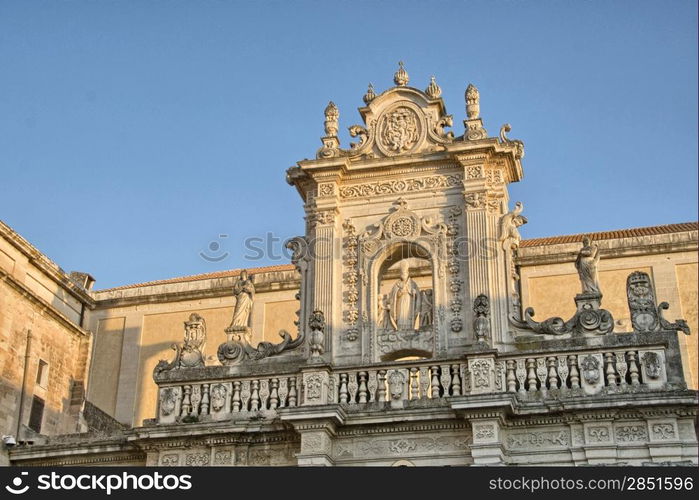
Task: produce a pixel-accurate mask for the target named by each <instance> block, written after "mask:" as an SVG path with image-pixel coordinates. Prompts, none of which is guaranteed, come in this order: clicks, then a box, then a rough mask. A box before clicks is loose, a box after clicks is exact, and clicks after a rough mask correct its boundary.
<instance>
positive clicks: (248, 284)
mask: <svg viewBox="0 0 699 500" xmlns="http://www.w3.org/2000/svg"><path fill="white" fill-rule="evenodd" d="M233 295H234V296H235V308H234V309H233V321H231V325H230V327H229V328H233V329H236V330H245V329H246V328H247V327H248V326H250V313H251V311H252V301H253V298H254V297H255V285H254V284H253V281H252V278H249V277H248V272H247V271H246V270H245V269H243V270H242V271H241V272H240V277H239V278H238V281H236V282H235V285H233Z"/></svg>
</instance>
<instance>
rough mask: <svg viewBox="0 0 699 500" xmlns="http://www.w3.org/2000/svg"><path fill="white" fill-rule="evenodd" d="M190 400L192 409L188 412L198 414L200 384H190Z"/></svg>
mask: <svg viewBox="0 0 699 500" xmlns="http://www.w3.org/2000/svg"><path fill="white" fill-rule="evenodd" d="M190 401H191V402H192V409H191V410H190V413H191V414H192V415H198V414H199V403H201V386H200V385H193V386H192V396H191V397H190Z"/></svg>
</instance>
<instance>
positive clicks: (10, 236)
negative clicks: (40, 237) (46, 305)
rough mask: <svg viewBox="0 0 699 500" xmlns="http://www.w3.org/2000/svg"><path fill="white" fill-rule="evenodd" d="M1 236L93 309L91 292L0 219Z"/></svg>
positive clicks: (31, 262) (34, 264) (30, 261)
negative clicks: (75, 281)
mask: <svg viewBox="0 0 699 500" xmlns="http://www.w3.org/2000/svg"><path fill="white" fill-rule="evenodd" d="M0 236H2V237H3V238H4V239H5V240H6V241H8V242H9V243H10V244H11V245H12V246H13V247H15V248H16V249H17V250H19V252H20V253H22V255H24V256H25V257H27V259H28V260H29V263H30V264H32V265H33V266H35V267H36V268H37V269H39V270H40V271H41V272H43V273H44V274H46V275H47V276H48V277H49V278H51V279H52V280H53V281H54V282H56V283H57V284H58V285H60V286H61V287H62V288H63V289H64V290H66V292H68V293H69V294H70V295H72V296H73V297H74V298H75V299H77V300H78V301H80V302H81V303H84V304H85V305H87V306H88V307H89V308H90V309H92V308H93V307H94V305H95V303H94V300H93V298H92V296H91V295H90V293H89V292H87V291H85V290H83V289H82V288H81V287H79V286H78V285H77V284H75V283H74V282H73V280H71V279H70V277H69V276H68V275H67V274H66V273H65V272H64V271H63V270H62V269H61V268H60V267H59V266H58V264H56V263H55V262H53V261H52V260H51V259H49V258H48V257H46V256H45V255H44V254H43V253H41V252H40V251H39V250H38V249H37V248H36V247H35V246H34V245H32V244H31V243H29V242H28V241H27V240H25V239H24V238H23V237H22V236H21V235H20V234H19V233H17V231H15V230H14V229H12V228H11V227H10V226H8V225H7V224H5V223H4V222H2V221H0Z"/></svg>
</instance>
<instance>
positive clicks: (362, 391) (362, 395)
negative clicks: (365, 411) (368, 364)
mask: <svg viewBox="0 0 699 500" xmlns="http://www.w3.org/2000/svg"><path fill="white" fill-rule="evenodd" d="M366 379H367V373H366V372H359V403H366V402H367V400H368V398H367V388H366Z"/></svg>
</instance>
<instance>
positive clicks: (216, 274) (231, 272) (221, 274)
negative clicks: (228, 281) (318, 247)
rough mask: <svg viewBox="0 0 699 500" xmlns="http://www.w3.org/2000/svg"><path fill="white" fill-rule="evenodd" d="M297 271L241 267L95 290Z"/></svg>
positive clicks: (278, 267)
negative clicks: (242, 274) (244, 274)
mask: <svg viewBox="0 0 699 500" xmlns="http://www.w3.org/2000/svg"><path fill="white" fill-rule="evenodd" d="M291 269H295V267H294V265H293V264H275V265H272V266H260V267H241V268H236V269H227V270H223V271H212V272H210V273H201V274H190V275H187V276H175V277H173V278H165V279H161V280H152V281H144V282H142V283H132V284H129V285H120V286H115V287H112V288H103V289H101V290H95V291H96V292H98V293H100V292H111V291H114V290H126V289H130V288H140V287H144V286H155V285H166V284H170V283H186V282H188V281H199V280H204V279H207V278H230V277H233V276H238V275H239V274H240V273H241V272H242V271H243V270H245V271H247V272H248V274H250V275H253V274H260V273H264V272H273V271H286V270H291Z"/></svg>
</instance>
